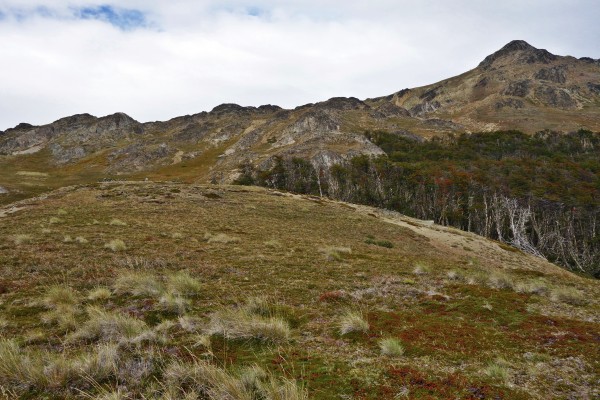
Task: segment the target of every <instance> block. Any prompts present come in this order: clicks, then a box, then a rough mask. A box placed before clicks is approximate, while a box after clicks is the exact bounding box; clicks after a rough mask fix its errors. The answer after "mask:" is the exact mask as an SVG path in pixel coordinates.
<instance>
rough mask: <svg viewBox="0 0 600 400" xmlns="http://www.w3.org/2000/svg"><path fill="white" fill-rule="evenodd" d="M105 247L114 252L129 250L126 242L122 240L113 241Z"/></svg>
mask: <svg viewBox="0 0 600 400" xmlns="http://www.w3.org/2000/svg"><path fill="white" fill-rule="evenodd" d="M104 247H105V248H107V249H110V250H112V251H114V252H117V251H125V250H127V246H125V242H123V241H122V240H121V239H113V240H111V241H110V242H108V243H106V244H105V245H104Z"/></svg>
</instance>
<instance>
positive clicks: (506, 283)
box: [488, 271, 515, 289]
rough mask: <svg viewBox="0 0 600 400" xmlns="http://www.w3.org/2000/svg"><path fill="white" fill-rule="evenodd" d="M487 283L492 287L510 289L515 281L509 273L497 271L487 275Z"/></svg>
mask: <svg viewBox="0 0 600 400" xmlns="http://www.w3.org/2000/svg"><path fill="white" fill-rule="evenodd" d="M488 285H489V286H490V287H492V288H494V289H512V288H513V287H514V286H515V281H514V279H513V278H512V277H511V276H510V275H508V274H506V273H504V272H498V271H497V272H494V273H492V274H491V275H490V276H489V278H488Z"/></svg>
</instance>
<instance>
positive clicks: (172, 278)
mask: <svg viewBox="0 0 600 400" xmlns="http://www.w3.org/2000/svg"><path fill="white" fill-rule="evenodd" d="M167 290H168V291H169V292H171V293H175V294H178V295H181V296H196V295H198V294H199V293H200V292H201V290H202V284H201V283H200V282H199V281H198V280H197V279H195V278H193V277H192V276H190V274H188V273H187V272H185V271H179V272H177V273H175V274H171V275H169V276H168V277H167Z"/></svg>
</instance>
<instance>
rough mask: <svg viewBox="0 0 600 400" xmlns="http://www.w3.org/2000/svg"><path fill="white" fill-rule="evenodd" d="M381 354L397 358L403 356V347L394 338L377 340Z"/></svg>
mask: <svg viewBox="0 0 600 400" xmlns="http://www.w3.org/2000/svg"><path fill="white" fill-rule="evenodd" d="M379 348H380V349H381V354H383V355H386V356H390V357H399V356H401V355H403V354H404V346H402V343H401V342H400V341H399V340H398V339H396V338H387V339H381V340H379Z"/></svg>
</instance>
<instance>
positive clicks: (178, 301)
mask: <svg viewBox="0 0 600 400" xmlns="http://www.w3.org/2000/svg"><path fill="white" fill-rule="evenodd" d="M158 304H159V306H160V308H161V310H163V311H166V312H172V313H176V314H184V313H185V311H186V310H187V309H188V308H189V306H190V301H189V300H188V299H186V298H184V297H182V296H180V295H178V294H175V293H165V294H163V295H162V296H161V298H160V300H159V302H158Z"/></svg>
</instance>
